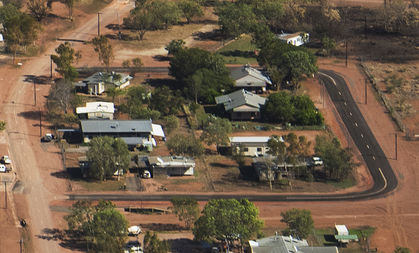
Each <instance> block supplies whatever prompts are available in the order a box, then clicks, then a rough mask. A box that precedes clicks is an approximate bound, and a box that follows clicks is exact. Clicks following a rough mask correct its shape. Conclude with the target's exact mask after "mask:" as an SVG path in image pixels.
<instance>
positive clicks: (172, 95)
mask: <svg viewBox="0 0 419 253" xmlns="http://www.w3.org/2000/svg"><path fill="white" fill-rule="evenodd" d="M183 103H184V99H183V97H182V95H181V92H180V91H173V90H171V89H170V88H169V87H167V86H162V87H158V88H156V89H155V90H154V91H153V93H152V95H151V99H150V109H152V110H156V111H159V112H160V113H161V114H162V115H164V116H167V115H174V114H177V113H178V112H179V111H180V110H181V109H182V105H183Z"/></svg>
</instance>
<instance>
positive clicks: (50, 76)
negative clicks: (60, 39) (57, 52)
mask: <svg viewBox="0 0 419 253" xmlns="http://www.w3.org/2000/svg"><path fill="white" fill-rule="evenodd" d="M49 59H50V68H49V72H50V73H49V78H51V79H52V54H51V55H50V56H49Z"/></svg>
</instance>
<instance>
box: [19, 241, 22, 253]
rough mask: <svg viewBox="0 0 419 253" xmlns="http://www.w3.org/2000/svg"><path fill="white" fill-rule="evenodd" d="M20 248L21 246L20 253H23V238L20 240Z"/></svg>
mask: <svg viewBox="0 0 419 253" xmlns="http://www.w3.org/2000/svg"><path fill="white" fill-rule="evenodd" d="M19 246H20V253H22V252H23V240H22V238H20V240H19Z"/></svg>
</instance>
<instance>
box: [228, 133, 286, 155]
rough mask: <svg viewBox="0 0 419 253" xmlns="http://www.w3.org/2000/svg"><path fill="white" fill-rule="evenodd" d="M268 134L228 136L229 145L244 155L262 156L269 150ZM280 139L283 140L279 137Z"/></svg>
mask: <svg viewBox="0 0 419 253" xmlns="http://www.w3.org/2000/svg"><path fill="white" fill-rule="evenodd" d="M270 138H271V137H270V136H233V137H229V139H230V145H231V147H232V148H233V149H236V150H238V151H240V152H242V153H243V155H244V156H263V155H265V154H267V152H268V151H269V147H268V141H269V139H270ZM279 138H280V139H279V140H280V141H284V140H283V139H282V137H279Z"/></svg>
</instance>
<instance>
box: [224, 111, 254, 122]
mask: <svg viewBox="0 0 419 253" xmlns="http://www.w3.org/2000/svg"><path fill="white" fill-rule="evenodd" d="M230 117H231V119H232V120H257V119H260V112H233V111H232V112H231V113H230Z"/></svg>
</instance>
